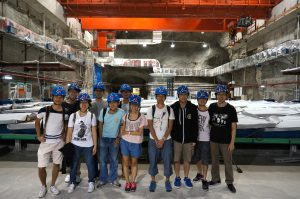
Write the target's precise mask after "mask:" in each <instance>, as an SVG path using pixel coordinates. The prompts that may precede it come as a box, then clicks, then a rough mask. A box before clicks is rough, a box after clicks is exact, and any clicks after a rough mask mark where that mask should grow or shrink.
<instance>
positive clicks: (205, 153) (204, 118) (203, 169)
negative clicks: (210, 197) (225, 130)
mask: <svg viewBox="0 0 300 199" xmlns="http://www.w3.org/2000/svg"><path fill="white" fill-rule="evenodd" d="M197 101H198V123H199V124H198V127H199V128H198V141H197V144H196V146H195V160H196V161H197V169H198V172H197V175H196V177H195V178H194V179H193V181H194V182H198V181H200V180H202V189H203V190H204V191H208V188H209V184H208V182H207V170H208V164H209V158H210V142H209V141H210V138H209V137H210V125H209V112H208V108H207V107H206V103H207V101H208V92H206V91H205V90H200V91H198V93H197Z"/></svg>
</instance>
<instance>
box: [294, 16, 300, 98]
mask: <svg viewBox="0 0 300 199" xmlns="http://www.w3.org/2000/svg"><path fill="white" fill-rule="evenodd" d="M299 30H300V15H298V16H297V39H299ZM298 67H299V52H297V55H296V68H298ZM296 81H297V82H298V81H299V75H296ZM295 94H296V96H295V99H300V95H299V86H298V84H296V91H295Z"/></svg>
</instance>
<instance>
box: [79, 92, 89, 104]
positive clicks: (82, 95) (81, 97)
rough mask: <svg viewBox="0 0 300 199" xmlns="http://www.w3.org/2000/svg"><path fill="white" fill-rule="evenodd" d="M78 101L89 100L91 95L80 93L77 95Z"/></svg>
mask: <svg viewBox="0 0 300 199" xmlns="http://www.w3.org/2000/svg"><path fill="white" fill-rule="evenodd" d="M78 101H80V102H82V101H91V97H90V96H89V94H87V93H80V94H79V96H78Z"/></svg>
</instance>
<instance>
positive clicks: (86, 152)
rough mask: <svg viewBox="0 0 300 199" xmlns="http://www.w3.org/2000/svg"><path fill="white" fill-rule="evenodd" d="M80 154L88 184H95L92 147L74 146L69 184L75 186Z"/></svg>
mask: <svg viewBox="0 0 300 199" xmlns="http://www.w3.org/2000/svg"><path fill="white" fill-rule="evenodd" d="M82 154H83V157H84V159H85V162H86V165H87V169H88V178H89V182H95V165H94V158H93V147H80V146H76V145H74V155H73V163H72V168H71V176H70V182H71V183H72V184H76V174H77V167H78V165H79V164H80V157H81V155H82Z"/></svg>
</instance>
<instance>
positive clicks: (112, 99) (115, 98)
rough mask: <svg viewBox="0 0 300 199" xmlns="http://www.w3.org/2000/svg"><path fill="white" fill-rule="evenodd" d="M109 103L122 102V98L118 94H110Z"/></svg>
mask: <svg viewBox="0 0 300 199" xmlns="http://www.w3.org/2000/svg"><path fill="white" fill-rule="evenodd" d="M107 102H108V103H109V102H120V97H119V95H118V93H110V94H109V95H108V96H107Z"/></svg>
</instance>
